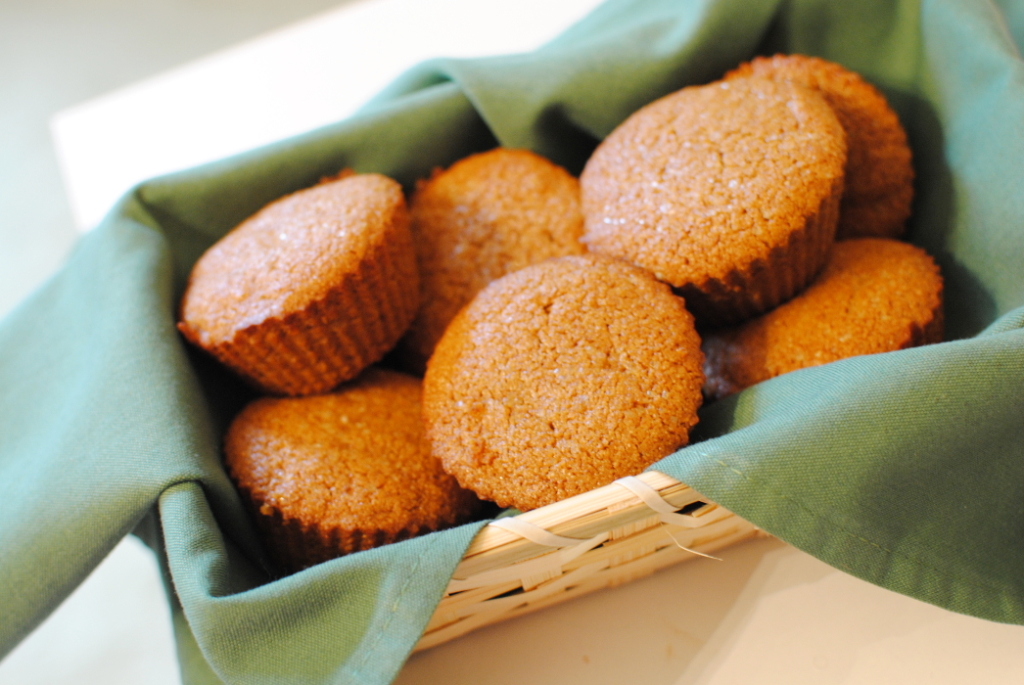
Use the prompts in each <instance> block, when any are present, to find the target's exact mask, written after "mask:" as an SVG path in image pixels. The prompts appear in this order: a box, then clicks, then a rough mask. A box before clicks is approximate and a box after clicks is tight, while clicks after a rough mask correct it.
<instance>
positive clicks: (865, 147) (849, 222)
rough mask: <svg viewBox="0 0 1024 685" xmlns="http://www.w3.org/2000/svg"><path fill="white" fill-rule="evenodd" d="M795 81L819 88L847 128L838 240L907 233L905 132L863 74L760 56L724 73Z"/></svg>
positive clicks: (909, 178) (909, 188) (909, 191)
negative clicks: (843, 190) (843, 189)
mask: <svg viewBox="0 0 1024 685" xmlns="http://www.w3.org/2000/svg"><path fill="white" fill-rule="evenodd" d="M751 75H753V76H760V77H763V78H771V79H775V80H783V81H791V82H794V83H799V84H800V85H802V86H806V87H808V88H813V89H814V90H816V91H818V92H820V93H821V94H822V96H823V97H824V98H825V101H826V102H828V104H829V105H830V106H831V107H832V109H833V111H835V113H836V116H837V117H838V118H839V123H840V124H842V126H843V130H844V131H845V132H846V146H847V161H846V190H845V192H844V193H843V199H842V202H841V204H840V206H839V226H838V228H837V233H836V236H837V237H838V238H839V239H843V238H855V237H866V236H874V237H880V238H898V237H900V236H901V235H903V230H904V226H905V224H906V221H907V217H909V216H910V204H911V201H912V200H913V198H914V168H913V166H912V165H911V154H910V146H909V145H907V134H906V132H905V131H904V130H903V126H902V125H901V124H900V121H899V118H898V117H897V116H896V113H895V112H894V111H892V108H890V107H889V103H888V102H886V100H885V96H884V95H882V94H881V93H880V92H879V91H878V90H877V89H876V88H875V87H874V86H872V85H871V84H869V83H868V82H867V81H865V80H864V79H863V78H861V77H860V75H858V74H856V73H854V72H852V71H850V70H848V69H845V68H843V67H841V66H840V65H838V64H836V63H834V62H829V61H826V60H823V59H820V58H818V57H807V56H805V55H775V56H774V57H758V58H756V59H754V60H752V61H751V62H748V63H746V64H742V65H740V66H739V67H738V68H737V69H735V70H733V71H731V72H729V73H728V74H726V78H727V79H732V78H737V77H745V76H751Z"/></svg>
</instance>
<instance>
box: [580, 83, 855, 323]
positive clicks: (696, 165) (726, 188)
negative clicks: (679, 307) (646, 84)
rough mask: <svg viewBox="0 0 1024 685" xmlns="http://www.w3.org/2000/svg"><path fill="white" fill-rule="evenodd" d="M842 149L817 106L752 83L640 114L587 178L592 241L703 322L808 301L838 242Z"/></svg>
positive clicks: (696, 93)
mask: <svg viewBox="0 0 1024 685" xmlns="http://www.w3.org/2000/svg"><path fill="white" fill-rule="evenodd" d="M845 164H846V145H845V142H844V134H843V130H842V127H841V126H840V125H839V122H838V120H837V119H836V116H835V114H833V112H832V109H831V108H830V107H829V106H828V104H826V103H825V101H824V100H823V99H822V98H821V96H820V95H818V94H817V93H815V92H813V91H811V90H810V89H807V88H804V87H802V86H799V85H796V84H792V83H787V82H775V81H771V80H768V79H760V78H747V79H735V80H732V81H721V82H716V83H712V84H709V85H705V86H694V87H690V88H684V89H682V90H680V91H678V92H676V93H673V94H671V95H668V96H666V97H664V98H662V99H660V100H657V101H655V102H653V103H651V104H650V105H647V106H646V107H644V108H642V109H640V110H638V111H637V112H636V113H634V114H633V115H632V116H630V117H629V118H628V119H627V120H626V121H625V122H623V123H622V124H621V125H620V126H619V127H618V128H616V129H615V130H614V131H613V132H612V133H611V134H610V135H609V136H608V138H607V139H605V140H604V142H602V143H601V145H599V146H598V148H597V150H595V152H594V154H593V156H592V157H591V159H590V160H589V161H588V162H587V165H586V168H585V169H584V171H583V174H582V175H581V177H580V184H581V189H582V196H583V213H584V218H585V232H584V238H583V240H584V242H585V243H586V244H587V246H588V247H589V248H590V250H591V251H593V252H598V253H602V254H607V255H611V256H615V257H620V258H622V259H626V260H628V261H630V262H633V263H634V264H637V265H639V266H642V267H645V268H647V269H649V270H651V271H652V272H653V273H654V274H655V275H656V276H657V277H658V278H659V279H661V280H663V281H665V282H667V283H669V284H670V285H672V286H673V287H674V288H677V289H678V291H679V292H680V294H682V295H683V296H684V297H685V298H686V302H687V306H688V307H689V309H690V311H692V312H693V313H694V315H695V316H696V317H697V320H698V321H699V322H701V323H703V324H724V323H727V322H735V321H740V320H743V319H745V318H749V317H751V316H754V315H755V314H758V313H760V312H763V311H766V310H768V309H770V308H772V307H774V306H775V305H777V304H779V303H781V302H783V301H785V300H786V299H788V298H790V297H792V296H793V295H795V294H796V293H797V292H799V291H800V290H801V289H802V288H803V287H804V286H805V285H806V284H807V283H809V282H810V280H811V279H812V278H813V277H814V275H815V274H816V273H817V272H818V270H819V269H820V268H821V266H822V265H823V264H824V261H825V257H826V255H827V254H828V248H829V246H830V245H831V244H832V241H833V239H834V235H835V226H836V219H837V216H838V211H839V199H840V196H841V194H842V190H843V168H844V166H845Z"/></svg>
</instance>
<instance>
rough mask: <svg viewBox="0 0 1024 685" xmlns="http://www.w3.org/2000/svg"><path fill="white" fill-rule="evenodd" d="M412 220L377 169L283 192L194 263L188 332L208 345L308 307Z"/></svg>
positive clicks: (185, 319)
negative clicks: (292, 191)
mask: <svg viewBox="0 0 1024 685" xmlns="http://www.w3.org/2000/svg"><path fill="white" fill-rule="evenodd" d="M408 221H409V219H408V212H407V209H406V206H405V198H404V196H403V194H402V188H401V186H400V185H399V184H398V183H397V182H395V181H393V180H391V179H389V178H387V177H385V176H381V175H379V174H360V175H350V176H345V177H342V178H340V179H339V180H334V181H330V182H326V183H322V184H320V185H317V186H314V187H312V188H307V189H305V190H300V191H298V192H295V193H292V194H291V195H288V196H286V197H283V198H281V199H280V200H277V201H276V202H273V203H271V204H269V205H267V206H266V207H264V208H263V209H261V210H260V211H259V212H257V213H256V214H254V215H253V216H252V217H250V218H249V219H247V220H246V221H244V222H242V223H241V224H240V225H239V226H238V227H237V228H235V229H234V230H233V231H231V232H230V233H228V234H227V235H226V236H224V238H222V239H221V240H220V241H219V242H217V243H216V244H214V245H213V246H212V247H211V248H210V249H209V250H208V251H207V252H206V253H205V254H204V255H203V256H202V257H201V258H200V259H199V261H198V262H197V263H196V265H195V267H194V269H193V271H192V275H191V278H190V279H189V285H188V288H187V290H186V293H185V296H184V298H183V301H182V309H181V318H182V328H183V331H184V332H185V334H186V335H187V336H188V337H189V338H190V339H193V340H194V341H195V342H197V343H198V344H200V345H202V346H204V347H208V346H213V345H217V344H220V343H223V342H227V341H230V340H231V339H232V337H233V336H234V335H235V334H236V333H237V332H238V331H239V330H242V329H245V328H246V327H249V326H252V325H255V324H259V323H262V322H263V321H265V320H267V319H270V318H273V317H282V316H285V315H287V314H288V313H290V312H293V311H299V310H302V309H304V308H305V307H307V306H308V305H309V304H310V303H313V302H317V301H319V300H322V299H323V298H324V297H325V296H326V294H327V293H328V292H329V291H330V290H331V289H332V288H335V287H337V286H338V284H339V283H340V282H341V281H342V279H343V278H344V277H345V275H346V274H350V273H353V272H355V271H356V270H357V269H358V268H359V266H360V265H361V264H362V262H363V261H364V260H365V259H366V258H367V255H368V253H369V252H370V251H371V250H373V249H374V247H375V246H376V245H379V244H381V243H384V242H387V241H389V240H391V239H392V237H393V235H394V234H395V233H400V232H407V231H408ZM404 240H405V242H408V240H409V239H408V237H405V238H404ZM413 275H415V274H413ZM412 287H413V288H418V284H416V283H413V284H412Z"/></svg>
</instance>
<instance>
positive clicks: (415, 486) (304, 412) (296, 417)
mask: <svg viewBox="0 0 1024 685" xmlns="http://www.w3.org/2000/svg"><path fill="white" fill-rule="evenodd" d="M420 397H421V390H420V381H419V379H416V378H413V377H411V376H406V375H404V374H399V373H396V372H393V371H385V370H381V369H376V368H370V369H367V370H366V371H365V372H364V373H363V374H362V375H361V376H360V377H359V378H358V379H356V380H355V381H353V382H352V383H349V384H347V385H345V386H343V387H342V388H341V389H339V390H338V391H337V392H335V393H333V394H328V395H317V396H313V397H288V398H263V399H259V400H256V401H255V402H253V403H252V404H250V405H249V406H247V407H246V408H245V409H244V410H243V411H242V412H241V414H239V416H238V417H237V418H236V419H235V421H234V422H233V423H232V424H231V427H230V429H229V430H228V434H227V438H226V439H225V443H224V452H225V458H226V463H227V467H228V470H229V471H230V473H231V477H232V478H233V479H234V481H235V483H236V484H237V486H238V488H239V490H240V491H241V492H242V493H243V495H244V497H245V498H246V499H247V501H248V502H249V503H250V504H251V506H252V509H253V511H254V513H255V517H256V520H257V524H258V528H259V530H260V531H261V533H262V534H263V538H264V540H265V542H266V546H267V548H268V551H269V552H270V555H271V557H272V558H273V559H274V561H275V562H276V563H277V564H278V565H279V566H280V568H282V569H285V570H287V571H296V570H299V569H301V568H305V567H307V566H311V565H313V564H316V563H319V562H321V561H325V560H327V559H332V558H334V557H338V556H341V555H343V554H348V553H350V552H355V551H358V550H363V549H369V548H371V547H379V546H380V545H383V544H387V543H391V542H397V541H398V540H403V539H405V538H409V537H413V536H415V535H420V534H422V533H428V532H431V531H434V530H439V529H442V528H446V527H449V526H453V525H456V524H459V523H463V522H465V521H468V520H470V519H471V518H472V517H473V515H474V513H475V512H476V508H477V505H478V504H479V500H477V498H476V497H475V496H474V495H473V494H472V493H471V492H468V491H466V490H463V489H462V488H460V487H459V486H458V484H457V483H456V482H455V479H454V478H452V477H451V476H449V475H448V474H446V473H445V472H444V470H443V469H442V468H441V463H440V462H439V461H438V460H437V459H436V458H434V457H433V456H431V454H430V450H429V447H428V445H427V442H426V439H425V437H424V434H423V422H422V417H421V409H420V406H421V405H420Z"/></svg>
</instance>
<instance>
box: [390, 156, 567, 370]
mask: <svg viewBox="0 0 1024 685" xmlns="http://www.w3.org/2000/svg"><path fill="white" fill-rule="evenodd" d="M579 195H580V191H579V183H578V182H577V181H576V179H575V178H573V177H572V176H571V175H570V174H569V173H568V172H567V171H565V169H563V168H561V167H559V166H556V165H555V164H552V163H551V162H549V161H548V160H546V159H544V158H543V157H540V156H539V155H536V154H534V153H532V152H529V151H528V150H511V149H507V148H497V149H494V150H491V151H489V152H484V153H481V154H476V155H472V156H470V157H467V158H465V159H463V160H461V161H459V162H456V163H455V164H454V165H452V166H451V167H450V168H449V169H447V170H446V171H440V170H437V171H435V172H434V175H433V177H432V178H430V179H429V180H427V181H422V182H420V184H419V185H418V187H417V190H416V193H415V194H414V195H413V198H412V201H411V202H410V212H411V214H412V231H413V236H414V238H415V241H416V255H417V259H418V263H419V269H420V277H421V279H422V284H423V285H422V287H423V305H422V307H421V308H420V311H419V312H418V313H417V315H416V318H415V320H414V321H413V323H412V326H411V328H410V330H409V333H408V335H407V336H406V338H405V339H404V340H403V348H404V350H406V351H407V352H408V355H409V357H408V360H407V363H408V364H409V366H410V367H411V368H414V369H417V370H418V371H420V372H422V370H423V366H424V364H425V363H426V360H427V358H429V357H430V354H431V353H432V352H433V351H434V346H435V345H436V344H437V341H438V340H440V339H441V335H442V334H443V333H444V329H445V327H446V326H447V325H448V323H449V322H450V321H451V320H452V318H454V317H455V314H456V313H457V312H458V311H459V310H460V309H461V308H462V307H463V306H464V305H465V304H466V303H467V302H469V301H470V300H471V299H472V298H473V295H475V294H476V293H477V292H479V291H480V290H481V289H482V288H483V287H484V286H485V285H487V284H488V283H490V282H491V281H493V280H494V279H496V278H500V277H501V276H504V275H505V274H507V273H509V272H512V271H515V270H517V269H521V268H523V267H524V266H529V265H530V264H536V263H537V262H541V261H543V260H545V259H548V258H549V257H560V256H563V255H570V254H582V253H583V251H584V248H583V244H582V243H580V240H579V239H580V236H581V235H582V233H583V215H582V213H581V212H580V197H579Z"/></svg>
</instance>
